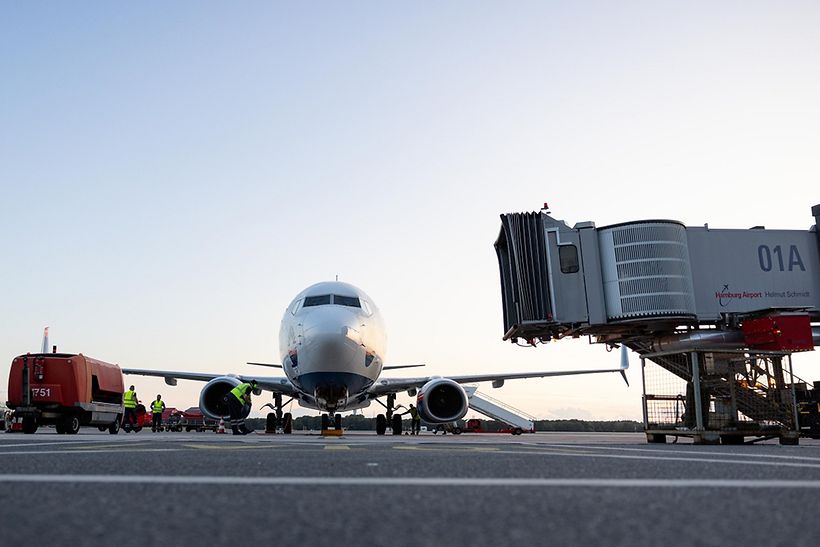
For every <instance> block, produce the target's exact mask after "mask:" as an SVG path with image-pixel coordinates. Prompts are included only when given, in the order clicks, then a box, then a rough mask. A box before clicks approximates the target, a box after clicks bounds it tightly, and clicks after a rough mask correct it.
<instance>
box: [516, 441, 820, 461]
mask: <svg viewBox="0 0 820 547" xmlns="http://www.w3.org/2000/svg"><path fill="white" fill-rule="evenodd" d="M526 444H527V446H536V447H537V446H543V447H550V448H579V449H580V448H588V449H593V450H614V451H620V452H641V453H646V452H653V453H656V454H698V455H703V456H734V457H736V458H737V457H745V458H772V459H781V460H807V461H815V462H818V463H820V457H817V458H812V457H809V456H784V455H781V454H759V453H758V454H755V453H738V452H712V451H709V450H686V449H672V448H670V449H668V450H662V449H658V448H626V447H615V446H593V445H580V444H553V443H526Z"/></svg>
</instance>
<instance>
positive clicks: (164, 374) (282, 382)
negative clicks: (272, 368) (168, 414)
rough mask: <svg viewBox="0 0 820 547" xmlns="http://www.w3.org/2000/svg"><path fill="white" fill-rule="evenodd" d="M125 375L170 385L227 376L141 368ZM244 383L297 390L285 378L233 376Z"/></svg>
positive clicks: (286, 392)
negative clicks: (152, 377) (155, 378)
mask: <svg viewBox="0 0 820 547" xmlns="http://www.w3.org/2000/svg"><path fill="white" fill-rule="evenodd" d="M122 372H123V374H136V375H139V376H156V377H158V378H164V379H165V383H166V384H168V385H171V386H173V385H176V381H177V380H195V381H198V382H210V381H211V380H213V379H214V378H219V377H220V376H225V374H215V373H212V372H181V371H173V370H148V369H139V368H124V369H122ZM232 376H234V377H235V378H237V379H239V380H242V381H243V382H246V381H251V380H256V383H257V384H258V387H259V388H261V389H265V390H267V391H272V392H274V393H282V394H284V395H293V394H294V393H296V388H295V387H293V384H291V383H290V380H288V379H287V378H286V377H284V376H249V375H245V374H235V375H232Z"/></svg>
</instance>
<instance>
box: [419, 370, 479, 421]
mask: <svg viewBox="0 0 820 547" xmlns="http://www.w3.org/2000/svg"><path fill="white" fill-rule="evenodd" d="M416 407H417V408H418V410H419V414H420V415H421V419H422V420H424V421H425V422H428V423H433V424H443V423H447V422H454V421H456V420H460V419H461V418H463V417H464V415H465V414H467V409H468V408H469V403H468V401H467V393H466V392H465V391H464V388H463V387H461V386H460V385H458V384H457V383H456V382H454V381H452V380H449V379H447V378H435V379H433V380H430V381H429V382H427V383H426V384H424V385H423V386H422V388H421V389H420V390H419V393H418V396H417V397H416Z"/></svg>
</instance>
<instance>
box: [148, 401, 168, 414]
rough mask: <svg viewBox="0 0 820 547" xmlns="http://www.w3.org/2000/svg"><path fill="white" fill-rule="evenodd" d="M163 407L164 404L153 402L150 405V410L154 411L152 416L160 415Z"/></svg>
mask: <svg viewBox="0 0 820 547" xmlns="http://www.w3.org/2000/svg"><path fill="white" fill-rule="evenodd" d="M164 406H165V403H163V402H162V401H154V402H153V403H152V404H151V410H153V411H154V414H160V413H161V412H162V409H163V407H164Z"/></svg>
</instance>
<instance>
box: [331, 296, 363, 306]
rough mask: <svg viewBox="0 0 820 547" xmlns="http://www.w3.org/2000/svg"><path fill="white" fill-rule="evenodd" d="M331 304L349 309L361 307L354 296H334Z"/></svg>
mask: <svg viewBox="0 0 820 547" xmlns="http://www.w3.org/2000/svg"><path fill="white" fill-rule="evenodd" d="M333 303H334V304H336V305H337V306H350V307H351V308H361V307H362V305H361V303H359V299H358V298H356V297H355V296H342V295H339V294H334V295H333Z"/></svg>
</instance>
